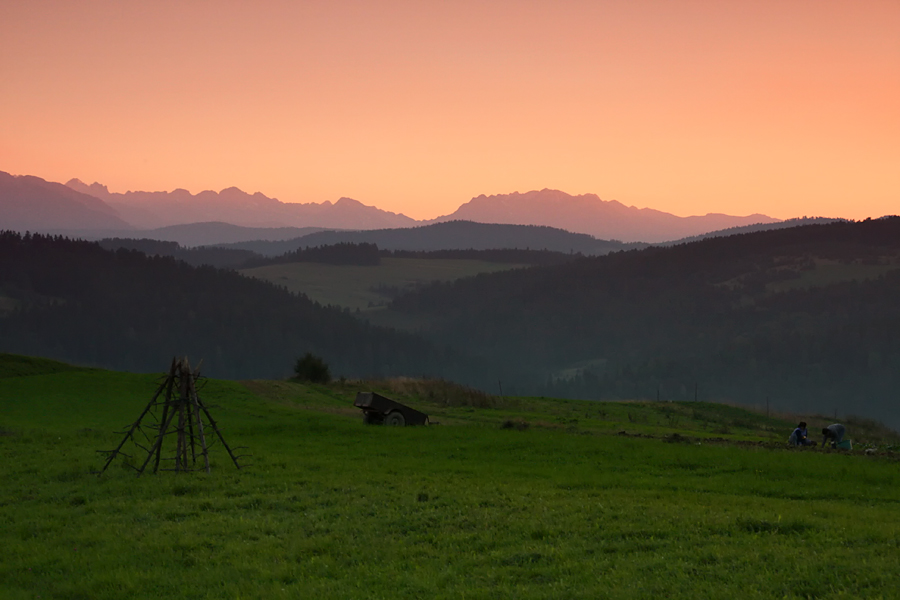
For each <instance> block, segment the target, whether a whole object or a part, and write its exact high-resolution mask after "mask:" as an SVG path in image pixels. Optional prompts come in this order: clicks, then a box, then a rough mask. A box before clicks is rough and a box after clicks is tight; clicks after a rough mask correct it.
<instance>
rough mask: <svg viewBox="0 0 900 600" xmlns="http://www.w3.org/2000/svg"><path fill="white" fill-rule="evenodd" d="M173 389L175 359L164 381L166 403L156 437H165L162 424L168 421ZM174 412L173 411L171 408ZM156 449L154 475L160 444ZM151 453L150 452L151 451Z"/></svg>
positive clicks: (159, 456)
mask: <svg viewBox="0 0 900 600" xmlns="http://www.w3.org/2000/svg"><path fill="white" fill-rule="evenodd" d="M173 387H175V358H174V357H173V358H172V368H171V369H169V379H168V380H167V381H166V402H165V404H163V413H162V418H161V419H160V422H159V435H158V436H157V437H160V436H163V435H165V433H166V432H165V429H164V427H163V423H165V422H166V421H167V420H168V415H169V408H172V407H171V404H172V388H173ZM172 410H173V411H174V410H175V409H174V408H172ZM172 414H175V413H174V412H173V413H172ZM155 448H156V461H155V462H154V463H153V472H154V473H156V472H157V471H159V460H160V458H161V455H162V444H161V443H160V444H158V445H156V446H155ZM151 452H152V450H151Z"/></svg>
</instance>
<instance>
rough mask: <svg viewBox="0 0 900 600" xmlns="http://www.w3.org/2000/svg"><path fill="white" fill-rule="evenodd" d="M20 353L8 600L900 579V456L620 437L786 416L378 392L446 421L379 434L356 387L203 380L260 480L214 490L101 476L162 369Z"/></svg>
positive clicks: (6, 416)
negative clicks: (75, 363) (98, 471)
mask: <svg viewBox="0 0 900 600" xmlns="http://www.w3.org/2000/svg"><path fill="white" fill-rule="evenodd" d="M7 362H10V358H9V357H0V364H5V363H7ZM19 363H20V365H19V367H16V368H17V369H18V371H19V372H22V373H23V374H22V375H20V376H9V373H10V372H11V369H6V370H0V373H6V374H7V376H5V377H3V378H0V409H2V410H0V415H2V416H0V431H2V432H3V434H2V435H0V456H2V462H0V465H2V466H0V474H2V475H0V477H2V481H3V486H2V488H0V546H2V547H3V548H4V560H3V561H2V562H0V597H4V598H35V597H37V596H41V597H43V598H116V599H118V598H123V597H130V598H157V597H186V598H224V597H228V598H237V597H242V598H261V597H267V598H268V597H275V598H278V597H285V598H288V597H290V598H299V597H304V598H306V597H319V598H322V597H328V598H423V597H429V598H430V597H434V598H461V597H470V598H497V597H504V598H505V597H509V598H512V597H515V598H562V597H565V598H598V597H610V598H639V597H650V596H662V597H683V598H698V597H733V596H737V595H740V596H741V597H745V598H747V597H750V598H754V597H760V598H770V597H774V596H779V597H780V596H786V597H820V598H841V597H847V598H850V597H853V598H856V597H873V598H875V597H889V596H891V595H893V594H894V592H891V590H896V589H897V588H898V585H900V573H898V571H897V569H896V564H897V561H898V558H900V544H898V542H897V540H898V539H900V520H898V517H897V508H898V505H897V502H898V501H897V496H896V489H897V485H898V484H900V473H898V466H897V462H895V461H894V460H891V459H890V457H872V456H867V455H864V454H861V453H857V452H855V453H838V452H818V451H786V450H783V449H781V448H777V449H776V448H774V447H773V448H767V447H765V446H757V445H747V444H743V445H742V444H739V443H725V442H715V443H707V442H706V441H701V440H699V439H692V441H691V442H689V443H666V442H665V441H664V440H663V439H660V438H647V437H625V436H619V435H604V433H607V434H608V433H614V432H615V431H617V430H620V429H627V430H628V432H629V433H635V434H637V433H642V434H652V435H657V436H664V435H666V434H667V432H670V431H681V432H682V433H684V434H687V435H689V436H691V437H692V438H701V437H704V436H709V435H713V434H714V433H715V432H714V431H713V430H715V429H716V428H719V429H721V430H724V429H729V430H730V433H728V434H715V435H716V436H717V437H723V438H733V439H751V438H754V437H756V438H757V439H758V440H761V441H764V440H766V439H768V438H767V436H770V435H776V434H777V435H778V436H780V438H782V439H783V438H784V437H786V435H787V433H788V431H789V425H790V423H789V422H787V421H783V420H779V419H775V418H770V419H766V418H765V417H764V416H760V415H755V414H753V413H749V412H747V411H743V410H741V409H737V408H733V407H721V406H716V405H708V404H703V405H700V406H693V407H691V406H684V405H656V404H652V403H646V404H613V403H603V404H595V403H588V402H574V401H569V402H556V401H551V400H540V399H515V398H513V399H504V400H500V399H498V398H494V397H487V396H482V395H480V394H475V393H468V395H467V393H465V392H461V391H460V390H454V389H453V388H452V387H450V386H442V385H440V384H436V385H431V386H425V385H423V384H421V383H416V382H409V381H407V382H402V381H401V382H385V383H382V384H376V385H375V387H378V386H379V385H380V386H381V389H383V390H384V391H390V393H392V394H393V395H394V396H396V397H397V398H403V399H409V401H410V402H416V406H417V407H419V408H423V409H425V410H426V411H427V412H429V413H430V414H432V415H433V418H434V419H435V420H440V421H441V422H442V423H443V424H442V425H441V426H436V427H434V426H433V427H428V428H402V429H400V428H397V429H394V428H385V427H365V426H363V425H362V424H361V422H360V419H359V414H358V412H357V411H356V410H355V409H353V408H352V407H350V406H348V398H350V397H352V394H353V393H354V391H355V389H357V388H358V387H359V385H358V384H351V383H346V384H336V385H334V386H329V387H322V386H304V385H300V384H294V383H287V382H248V383H246V384H240V383H236V382H224V381H209V382H208V385H207V386H206V388H205V389H204V390H203V396H204V398H205V400H206V402H207V403H209V404H212V405H216V406H217V408H216V409H215V414H216V416H217V418H218V419H219V421H220V423H221V424H222V425H224V427H225V433H226V436H227V437H228V439H229V442H230V443H232V444H236V445H246V446H250V447H251V449H252V452H253V454H254V458H253V461H254V466H253V467H251V468H248V469H246V470H243V471H236V470H234V469H233V467H231V466H230V465H229V464H228V462H227V458H226V457H224V456H223V455H222V454H221V453H216V452H215V451H214V453H213V461H214V464H213V469H214V470H213V473H212V475H210V476H206V475H203V474H187V475H185V474H182V475H175V474H173V473H161V474H159V475H155V476H145V477H142V478H139V479H136V478H135V477H134V476H133V472H132V471H130V470H126V469H124V468H123V467H121V466H116V467H114V468H113V469H112V470H111V471H108V472H107V473H106V474H105V475H104V476H103V477H101V478H97V477H95V476H91V475H89V474H88V471H90V470H91V469H95V468H97V467H98V466H99V464H100V460H99V458H98V457H97V455H96V454H95V452H94V451H95V450H96V449H101V448H110V447H112V446H113V445H114V444H115V443H116V442H117V441H118V439H119V436H118V435H116V434H115V433H114V430H116V429H121V427H122V426H123V425H124V424H126V423H128V422H129V421H130V420H132V419H133V418H135V417H136V416H137V414H138V413H139V412H140V410H141V409H142V408H143V406H144V405H145V404H146V402H147V401H148V400H149V395H150V394H151V393H152V391H153V389H154V378H153V377H151V376H146V375H129V374H122V373H111V372H104V371H97V370H81V369H65V368H62V367H60V368H55V367H54V366H53V363H51V362H50V361H42V362H36V363H34V364H33V365H32V368H31V369H23V368H22V364H21V363H25V364H27V363H28V361H21V360H20V361H19ZM25 373H27V374H25ZM672 411H676V412H677V413H678V414H677V415H676V416H675V417H674V419H678V422H675V421H674V420H673V417H672V414H673V413H672ZM691 411H696V412H691ZM629 415H630V416H629ZM573 419H577V420H578V421H577V423H574V422H573ZM506 420H516V421H529V422H530V423H531V424H532V425H531V426H530V427H528V428H527V429H524V430H520V429H516V428H511V429H502V428H500V427H499V426H498V425H499V424H500V423H502V422H504V421H506ZM540 423H543V426H540V425H539V424H540ZM754 432H755V433H754ZM877 433H878V432H876V431H874V430H872V431H871V432H870V435H876V434H877ZM882 433H883V432H882ZM851 435H855V434H854V432H853V430H851Z"/></svg>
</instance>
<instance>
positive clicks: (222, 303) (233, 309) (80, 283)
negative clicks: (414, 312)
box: [0, 232, 478, 379]
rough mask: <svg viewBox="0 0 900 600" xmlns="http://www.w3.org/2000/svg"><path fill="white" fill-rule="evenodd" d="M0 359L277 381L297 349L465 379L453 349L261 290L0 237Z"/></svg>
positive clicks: (382, 368) (205, 274) (56, 243)
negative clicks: (175, 365) (185, 363)
mask: <svg viewBox="0 0 900 600" xmlns="http://www.w3.org/2000/svg"><path fill="white" fill-rule="evenodd" d="M0 296H3V297H5V298H6V299H7V303H9V301H10V300H11V301H12V303H13V304H14V306H13V308H12V309H11V310H8V311H7V312H6V314H5V315H3V316H2V317H0V351H5V352H15V353H22V354H30V355H36V356H46V357H51V358H58V359H63V360H69V361H74V362H76V363H78V364H87V365H96V366H103V367H110V368H115V369H123V370H130V371H145V372H152V371H157V370H162V369H164V368H165V367H166V366H167V365H168V364H169V361H170V360H171V358H172V356H173V355H176V354H178V355H181V354H186V355H188V356H189V357H191V359H192V360H200V359H204V373H206V374H207V375H210V376H217V377H224V378H233V379H238V378H263V377H276V378H277V377H284V376H287V375H290V374H291V370H292V368H293V366H294V364H295V362H296V359H297V358H298V357H300V356H303V355H304V354H305V353H307V352H312V353H313V354H315V355H318V356H322V357H323V358H324V359H325V360H326V361H327V363H328V364H329V365H330V367H331V370H332V373H333V374H334V375H335V376H342V375H343V376H350V377H358V376H378V375H400V374H404V375H417V376H422V375H428V376H442V377H447V378H454V379H460V378H463V377H464V376H468V377H470V378H471V376H472V374H473V373H477V372H478V367H477V366H476V365H474V364H472V363H471V362H469V361H467V360H466V359H465V358H463V357H462V356H460V355H459V353H456V352H452V351H448V350H443V349H440V348H438V347H436V346H434V345H433V344H431V343H430V342H427V341H424V340H422V339H420V338H416V337H414V336H412V335H408V334H403V333H397V332H393V331H389V330H385V329H381V328H376V327H371V326H369V325H367V324H366V323H364V322H362V321H360V320H358V319H355V318H353V317H352V316H351V315H349V314H348V313H347V312H346V311H342V310H340V309H338V308H332V307H323V306H320V305H318V304H316V303H314V302H312V301H311V300H309V299H308V298H306V297H305V296H302V295H301V296H298V295H293V294H290V293H288V292H287V291H285V290H283V289H281V288H278V287H275V286H273V285H270V284H267V283H264V282H261V281H258V280H254V279H249V278H245V277H242V276H240V275H238V274H236V273H234V272H229V271H223V270H218V269H215V268H212V267H192V266H190V265H188V264H186V263H184V262H182V261H179V260H176V259H174V258H172V257H165V256H152V257H148V256H147V255H145V254H143V253H141V252H139V251H136V250H126V249H119V250H116V251H107V250H104V249H102V248H101V247H100V246H99V245H97V244H96V243H91V242H82V241H72V240H68V239H64V238H61V237H50V236H42V235H25V236H22V235H20V234H17V233H11V232H4V233H0Z"/></svg>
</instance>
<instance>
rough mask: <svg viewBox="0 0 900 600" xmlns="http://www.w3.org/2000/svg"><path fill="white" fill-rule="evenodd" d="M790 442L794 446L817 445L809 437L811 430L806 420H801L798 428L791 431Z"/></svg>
mask: <svg viewBox="0 0 900 600" xmlns="http://www.w3.org/2000/svg"><path fill="white" fill-rule="evenodd" d="M788 443H789V444H790V445H792V446H815V445H816V443H815V442H814V441H813V440H811V439H809V432H808V431H807V429H806V421H800V424H799V425H797V428H796V429H795V430H794V431H793V432H792V433H791V437H789V438H788Z"/></svg>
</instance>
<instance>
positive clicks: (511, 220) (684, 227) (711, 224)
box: [436, 189, 778, 243]
mask: <svg viewBox="0 0 900 600" xmlns="http://www.w3.org/2000/svg"><path fill="white" fill-rule="evenodd" d="M452 220H465V221H475V222H478V223H508V224H512V225H548V226H550V227H557V228H559V229H565V230H566V231H571V232H574V233H587V234H590V235H593V236H594V237H597V238H601V239H614V240H621V241H624V242H651V243H653V242H664V241H668V240H675V239H680V238H686V237H690V236H695V235H700V234H702V233H706V232H709V231H715V230H720V229H728V228H731V227H740V226H744V225H753V224H756V223H775V222H777V221H778V219H773V218H772V217H767V216H766V215H760V214H753V215H748V216H745V217H735V216H731V215H723V214H715V213H713V214H707V215H703V216H694V217H678V216H676V215H673V214H670V213H666V212H662V211H659V210H653V209H651V208H636V207H634V206H625V205H624V204H622V203H621V202H617V201H615V200H601V199H600V198H599V197H598V196H597V195H596V194H582V195H580V196H572V195H571V194H567V193H565V192H561V191H559V190H549V189H543V190H540V191H531V192H526V193H524V194H520V193H518V192H514V193H512V194H499V195H494V196H485V195H483V194H482V195H481V196H478V197H476V198H472V199H471V200H470V201H469V202H466V203H465V204H463V205H462V206H460V207H459V208H458V209H457V210H456V212H454V213H453V214H450V215H447V216H445V217H439V218H438V219H436V221H452Z"/></svg>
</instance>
